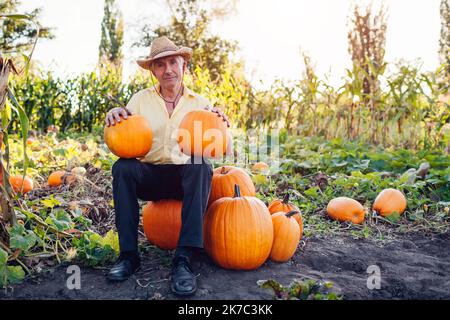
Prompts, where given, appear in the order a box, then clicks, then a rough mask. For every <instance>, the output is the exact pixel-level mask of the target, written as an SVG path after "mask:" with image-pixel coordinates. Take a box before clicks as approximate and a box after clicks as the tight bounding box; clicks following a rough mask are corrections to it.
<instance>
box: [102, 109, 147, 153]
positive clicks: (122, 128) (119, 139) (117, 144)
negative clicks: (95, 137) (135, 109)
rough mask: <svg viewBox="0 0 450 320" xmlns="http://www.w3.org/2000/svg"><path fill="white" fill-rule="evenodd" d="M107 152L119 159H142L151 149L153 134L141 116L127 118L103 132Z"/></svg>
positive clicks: (106, 127)
mask: <svg viewBox="0 0 450 320" xmlns="http://www.w3.org/2000/svg"><path fill="white" fill-rule="evenodd" d="M103 134H104V138H105V143H106V145H107V146H108V148H109V150H111V152H112V153H114V154H115V155H116V156H118V157H120V158H127V159H131V158H140V157H144V156H145V155H146V154H147V153H148V152H149V151H150V149H151V148H152V139H153V133H152V129H151V128H150V125H149V124H148V122H147V120H145V118H144V117H143V116H141V115H131V116H128V118H127V119H126V120H124V119H122V120H121V121H120V122H119V123H117V122H116V124H115V125H114V126H109V127H108V126H105V129H104V131H103Z"/></svg>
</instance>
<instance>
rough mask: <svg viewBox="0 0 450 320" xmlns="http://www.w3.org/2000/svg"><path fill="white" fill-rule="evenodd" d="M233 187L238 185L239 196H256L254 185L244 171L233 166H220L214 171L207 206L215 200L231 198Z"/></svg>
mask: <svg viewBox="0 0 450 320" xmlns="http://www.w3.org/2000/svg"><path fill="white" fill-rule="evenodd" d="M235 185H239V189H240V192H241V195H243V196H251V197H254V196H256V190H255V185H254V184H253V181H252V179H251V178H250V176H249V175H248V174H247V172H245V170H243V169H241V168H237V167H233V166H222V167H219V168H216V169H214V173H213V177H212V181H211V192H210V194H209V200H208V206H210V205H211V204H212V203H213V202H214V201H216V200H217V199H220V198H223V197H232V196H233V195H234V190H235V188H234V186H235Z"/></svg>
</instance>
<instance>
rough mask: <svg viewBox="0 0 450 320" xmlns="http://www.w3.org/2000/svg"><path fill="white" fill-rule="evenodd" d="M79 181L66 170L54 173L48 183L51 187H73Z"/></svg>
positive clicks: (49, 177)
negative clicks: (65, 185) (64, 185)
mask: <svg viewBox="0 0 450 320" xmlns="http://www.w3.org/2000/svg"><path fill="white" fill-rule="evenodd" d="M76 181H77V178H76V176H75V175H74V174H72V173H69V172H66V171H64V170H57V171H54V172H52V173H51V174H50V175H49V176H48V179H47V183H48V185H49V186H50V187H59V186H60V185H62V184H68V185H71V184H73V183H74V182H76Z"/></svg>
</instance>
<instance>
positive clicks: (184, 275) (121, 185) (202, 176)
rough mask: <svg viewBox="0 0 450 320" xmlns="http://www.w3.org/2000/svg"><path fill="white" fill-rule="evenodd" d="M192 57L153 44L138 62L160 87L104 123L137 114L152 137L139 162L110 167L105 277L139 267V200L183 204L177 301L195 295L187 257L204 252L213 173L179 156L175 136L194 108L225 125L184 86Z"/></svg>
mask: <svg viewBox="0 0 450 320" xmlns="http://www.w3.org/2000/svg"><path fill="white" fill-rule="evenodd" d="M191 57H192V49H190V48H186V47H181V48H179V47H178V46H176V45H175V44H174V43H173V42H172V41H170V40H169V39H168V38H166V37H160V38H157V39H155V40H154V41H153V42H152V44H151V47H150V55H149V56H148V57H147V58H146V59H143V60H138V61H137V63H138V64H139V66H141V67H142V68H144V69H147V70H150V71H151V73H152V74H153V75H154V76H155V77H156V79H157V80H158V83H159V84H158V85H157V86H155V85H153V87H151V88H147V89H144V90H141V91H139V92H138V93H136V94H135V95H133V96H132V98H131V99H130V101H129V102H128V104H127V107H126V108H114V109H112V110H110V111H109V112H108V114H107V116H106V119H105V121H106V125H108V126H110V125H115V123H116V122H120V121H126V119H127V116H128V115H130V114H140V115H142V116H144V117H145V118H146V120H147V121H148V123H149V124H150V126H151V128H152V132H153V144H152V149H151V150H150V152H149V153H148V154H147V155H146V156H145V157H144V158H143V159H139V160H137V159H119V160H118V161H117V162H116V163H114V165H113V168H112V175H113V198H114V208H115V214H116V227H117V230H118V234H119V244H120V256H119V259H118V261H117V262H116V264H115V265H114V266H113V267H112V269H111V270H110V271H109V273H108V276H107V277H108V279H110V280H112V281H123V280H126V279H127V278H128V277H129V276H130V275H132V274H133V273H134V272H135V271H136V270H137V269H138V267H139V266H140V257H139V253H138V242H137V238H138V225H139V205H138V198H139V199H141V200H147V201H149V200H151V201H157V200H160V199H178V200H182V203H183V206H182V227H181V232H180V237H179V241H178V245H177V248H176V251H175V256H174V259H173V262H172V279H171V281H172V282H171V289H172V291H173V292H174V293H175V294H177V295H181V296H187V295H192V294H194V293H195V291H196V290H197V282H196V277H195V275H194V273H193V270H192V266H191V257H192V253H193V252H194V251H195V250H196V249H198V248H202V247H203V233H202V232H203V216H204V214H205V211H206V205H207V202H208V197H209V192H210V189H211V179H212V174H213V170H212V166H211V163H210V162H209V161H208V160H204V159H200V161H198V160H199V159H193V158H191V157H188V156H186V155H184V154H183V153H181V152H180V150H179V148H178V143H177V137H176V131H177V129H178V126H179V124H180V122H181V120H182V119H183V117H184V116H185V115H186V114H187V113H188V112H189V111H191V110H199V109H208V110H211V111H212V112H215V113H217V116H219V117H222V118H223V121H225V122H226V123H227V125H228V126H229V122H228V119H227V117H226V116H225V115H224V114H223V113H222V112H221V111H220V110H219V109H217V108H210V107H209V106H210V103H209V101H208V100H207V99H206V98H204V97H202V96H200V95H198V94H196V93H194V92H192V91H191V90H190V89H188V88H187V87H185V86H184V85H183V76H184V73H185V71H186V68H187V67H186V65H187V62H188V61H189V59H190V58H191ZM121 117H122V118H123V119H124V120H122V119H121ZM228 146H229V147H230V146H231V144H229V145H228ZM228 151H229V150H228Z"/></svg>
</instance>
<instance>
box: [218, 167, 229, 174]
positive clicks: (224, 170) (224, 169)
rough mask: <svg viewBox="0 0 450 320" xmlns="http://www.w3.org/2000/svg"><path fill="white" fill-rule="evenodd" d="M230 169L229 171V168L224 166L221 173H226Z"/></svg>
mask: <svg viewBox="0 0 450 320" xmlns="http://www.w3.org/2000/svg"><path fill="white" fill-rule="evenodd" d="M227 172H228V171H227V168H225V167H222V169H221V170H220V173H221V174H225V173H227Z"/></svg>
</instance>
